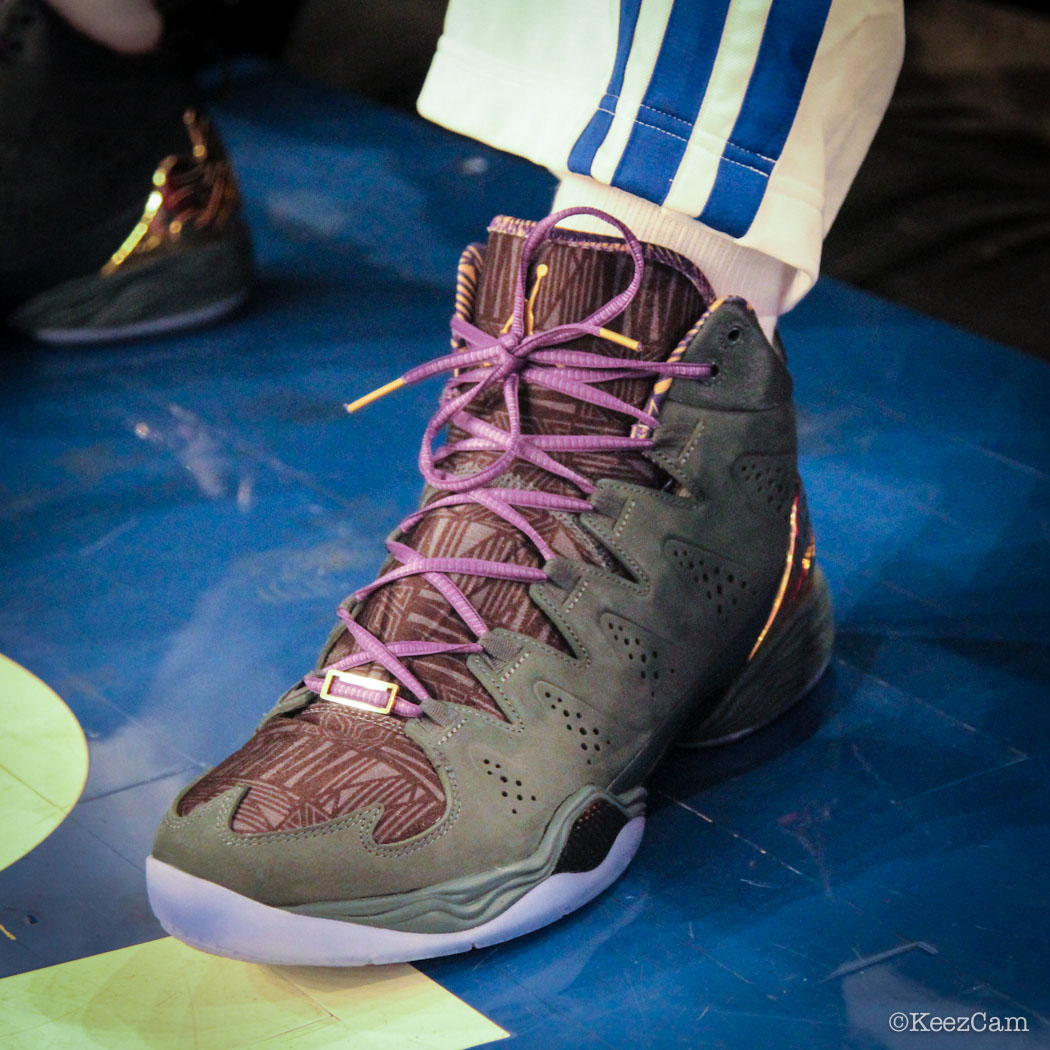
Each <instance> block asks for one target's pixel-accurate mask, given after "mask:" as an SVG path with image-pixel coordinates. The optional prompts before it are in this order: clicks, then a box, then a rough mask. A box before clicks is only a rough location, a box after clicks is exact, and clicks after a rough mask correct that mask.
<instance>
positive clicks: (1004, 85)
mask: <svg viewBox="0 0 1050 1050" xmlns="http://www.w3.org/2000/svg"><path fill="white" fill-rule="evenodd" d="M166 6H167V11H168V15H169V24H170V25H171V27H172V32H173V34H174V35H175V36H176V37H178V39H179V40H181V41H182V44H183V46H184V48H186V49H187V50H188V51H189V52H191V53H192V56H193V58H194V59H195V60H196V61H197V62H199V63H200V64H205V63H209V62H214V61H215V60H216V59H220V60H221V59H223V58H226V57H231V56H234V55H237V54H239V53H244V52H251V53H257V54H258V53H261V54H265V55H268V56H270V57H273V58H276V59H278V60H280V61H283V62H285V63H286V64H287V65H288V66H289V67H291V68H292V69H293V70H295V71H296V72H298V73H300V74H302V75H303V76H306V77H309V78H311V79H316V80H321V81H322V82H324V83H326V84H328V85H330V86H333V87H337V88H340V89H344V90H348V91H353V92H356V93H358V94H361V95H364V96H366V97H368V98H371V99H372V100H374V101H376V102H380V103H383V104H385V105H391V106H396V107H400V108H404V109H412V108H414V103H415V98H416V95H417V93H418V91H419V88H420V86H421V85H422V82H423V78H424V76H425V75H426V70H427V66H428V64H429V62H430V56H431V54H432V52H433V49H434V46H435V44H436V42H437V38H438V36H439V35H440V32H441V22H442V18H443V16H444V9H445V2H444V0H359V2H356V3H348V2H346V0H297V2H287V0H285V2H281V3H275V2H271V0H256V2H249V0H240V2H238V0H227V2H224V3H219V4H216V3H215V2H214V0H169V2H168V4H167V5H166ZM906 18H907V39H908V44H907V52H906V56H905V62H904V69H903V71H902V73H901V77H900V80H899V82H898V85H897V91H896V94H895V96H894V99H893V102H892V103H891V105H890V108H889V111H888V113H887V114H886V119H885V121H884V123H883V125H882V128H881V129H880V131H879V134H878V136H877V137H876V139H875V142H874V144H873V146H872V149H871V152H870V154H869V156H868V159H867V161H866V162H865V164H864V167H863V168H862V169H861V172H860V174H859V176H858V177H857V180H856V182H855V184H854V186H853V189H852V191H851V193H850V195H849V197H848V198H847V200H846V203H845V205H844V206H843V208H842V211H841V213H840V214H839V217H838V219H837V221H836V223H835V226H834V227H833V229H832V230H831V233H830V234H829V236H828V240H827V243H826V247H825V257H824V264H823V268H824V272H826V273H828V274H831V275H832V276H835V277H839V278H841V279H843V280H846V281H848V282H850V283H852V284H855V285H858V286H859V287H862V288H866V289H868V290H870V291H872V292H875V293H876V294H878V295H882V296H885V297H887V298H889V299H892V300H894V301H896V302H899V303H903V304H905V305H907V306H911V307H914V308H915V309H918V310H921V311H923V312H925V313H928V314H932V315H933V316H935V317H939V318H941V319H943V320H946V321H949V322H952V323H954V324H958V325H961V326H963V327H965V328H968V329H970V330H971V331H975V332H979V333H981V334H982V335H985V336H988V337H990V338H992V339H995V340H998V341H1000V342H1005V343H1009V344H1011V345H1013V346H1016V347H1020V348H1022V349H1024V350H1027V351H1029V352H1030V353H1034V354H1038V355H1040V356H1043V357H1047V358H1050V334H1048V333H1050V16H1048V15H1047V13H1046V10H1045V5H1042V4H1037V3H1029V4H1020V3H1016V4H1006V3H993V2H984V0H910V2H908V3H907V4H906ZM202 27H203V29H204V32H202Z"/></svg>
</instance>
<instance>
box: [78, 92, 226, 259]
mask: <svg viewBox="0 0 1050 1050" xmlns="http://www.w3.org/2000/svg"><path fill="white" fill-rule="evenodd" d="M182 119H183V121H184V123H185V125H186V131H187V133H188V135H189V139H190V143H191V145H192V151H191V153H190V154H188V155H174V154H172V155H171V156H168V157H165V158H164V160H163V161H161V163H160V164H159V165H158V166H157V170H156V171H154V173H153V190H152V191H151V192H150V195H149V198H148V199H147V201H146V206H145V208H144V209H143V212H142V217H141V218H140V219H139V221H138V222H137V223H136V224H135V228H134V229H133V230H132V231H131V233H129V234H128V236H127V237H126V238H125V240H124V242H123V243H122V244H121V245H120V247H119V248H118V249H117V250H116V251H115V252H114V253H113V254H112V256H110V258H109V261H108V262H106V264H105V265H104V266H103V267H102V269H101V270H100V271H99V272H100V273H101V274H102V275H103V276H107V277H108V276H110V275H112V274H114V273H116V272H117V271H118V270H119V269H120V268H121V267H122V266H125V265H126V264H128V263H134V262H136V261H138V260H139V259H140V258H143V257H145V256H149V255H152V254H153V253H154V252H156V251H158V250H159V249H161V248H166V247H170V246H172V245H174V244H175V243H176V242H178V241H179V240H181V238H182V237H183V235H184V234H185V233H188V232H190V231H195V232H198V233H203V232H205V231H215V232H218V231H220V230H222V229H223V228H224V227H225V226H226V225H227V223H228V222H229V221H230V218H231V217H232V216H233V215H234V214H235V213H236V211H237V208H238V205H239V203H240V193H239V191H238V189H237V181H236V179H235V178H234V174H233V168H232V167H231V165H230V162H229V160H228V159H227V157H226V154H225V151H224V150H223V149H222V147H221V145H220V144H219V143H218V141H217V139H216V137H215V135H214V133H213V132H212V128H211V122H210V121H209V120H208V118H207V117H205V116H204V115H203V114H201V113H199V112H198V111H197V110H195V109H187V110H186V112H185V114H184V115H183V118H182Z"/></svg>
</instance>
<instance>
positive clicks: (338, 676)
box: [303, 208, 713, 718]
mask: <svg viewBox="0 0 1050 1050" xmlns="http://www.w3.org/2000/svg"><path fill="white" fill-rule="evenodd" d="M577 214H583V215H594V216H597V217H598V218H600V219H602V220H604V221H605V222H607V223H609V224H610V225H612V226H614V227H616V228H617V229H618V230H619V231H620V233H622V234H623V237H624V239H625V241H626V244H627V247H628V250H629V252H630V255H631V258H632V260H633V262H634V273H633V276H632V278H631V283H630V284H629V285H628V287H627V288H626V289H624V291H622V292H620V293H619V294H618V295H616V296H614V297H613V298H612V299H610V300H609V301H608V302H607V303H605V304H604V305H603V306H602V307H600V308H599V309H598V310H596V311H595V312H594V313H592V314H591V315H590V316H589V317H587V318H585V319H584V320H582V321H579V322H574V323H570V324H562V325H558V326H556V327H554V328H550V329H548V330H547V331H543V332H527V331H526V328H527V323H526V311H527V310H529V311H530V313H531V310H530V304H529V303H528V302H527V299H526V294H525V288H526V282H527V280H528V276H529V267H530V263H531V260H532V257H533V255H534V254H535V252H536V250H537V248H538V247H539V246H540V244H541V242H542V241H543V240H544V238H545V237H546V236H547V234H548V233H549V232H550V230H551V229H552V228H553V227H554V226H556V225H557V223H559V222H560V221H561V220H562V219H564V218H566V217H567V216H569V215H577ZM644 265H645V261H644V257H643V252H642V246H641V244H640V243H639V241H638V239H637V237H635V236H634V234H633V233H631V231H630V230H629V229H627V227H626V226H625V225H624V224H623V223H621V222H620V221H619V220H617V219H614V218H613V217H612V216H611V215H607V214H605V213H604V212H602V211H598V210H597V209H595V208H570V209H567V210H565V211H561V212H557V213H555V214H554V215H550V216H548V217H547V218H546V219H544V220H542V221H541V222H539V223H537V224H536V225H535V226H534V227H533V228H532V230H531V231H530V233H529V235H528V236H527V237H526V239H525V243H524V245H523V246H522V251H521V261H520V264H519V268H518V275H517V283H516V286H515V293H514V306H513V313H512V315H511V322H510V325H509V328H508V330H506V331H504V332H503V333H502V334H500V335H498V336H491V335H489V334H488V333H486V332H483V331H482V330H481V329H480V328H477V327H476V326H474V325H472V324H470V323H469V322H467V321H465V320H463V319H462V318H460V317H453V319H452V334H453V336H454V337H455V338H456V339H457V340H459V341H460V343H461V345H462V349H461V350H459V351H457V352H456V353H453V354H448V355H445V356H443V357H439V358H437V359H436V360H434V361H430V362H428V363H427V364H423V365H419V366H418V367H416V368H413V369H410V370H409V371H408V372H406V373H405V374H404V375H403V376H402V377H401V380H400V381H397V382H395V383H393V384H388V387H390V388H394V387H399V386H402V385H405V384H408V383H415V382H418V381H419V380H422V379H427V378H429V377H430V376H433V375H437V374H438V373H441V372H453V375H452V376H451V377H450V379H449V381H448V383H447V384H446V386H445V389H444V391H443V393H442V396H441V401H440V407H439V408H438V411H437V412H436V413H435V414H434V416H433V418H432V419H431V420H430V422H429V423H428V424H427V427H426V430H425V432H424V434H423V443H422V447H421V449H420V452H419V469H420V472H421V473H422V475H423V478H424V479H425V481H426V482H427V484H428V485H430V486H431V487H432V488H434V489H437V490H439V491H444V492H447V493H448V495H446V496H440V497H438V498H437V499H435V500H432V501H431V502H430V503H428V504H427V506H425V507H424V508H422V509H421V510H418V511H416V512H415V513H413V514H410V515H409V516H408V517H407V518H405V519H404V520H403V521H402V522H401V525H400V529H401V532H402V533H407V532H408V530H409V529H411V528H412V527H413V526H414V525H415V524H416V523H417V522H419V521H420V519H422V518H423V517H424V516H425V515H426V514H428V513H429V512H430V511H431V510H434V509H435V508H438V507H453V506H460V505H463V504H471V503H473V504H478V505H480V506H482V507H484V508H486V509H487V510H488V511H490V512H491V513H492V514H495V515H496V516H497V517H499V518H502V519H503V520H504V521H506V522H508V523H510V524H511V525H513V526H514V527H515V528H517V529H518V530H519V531H521V532H522V533H524V534H525V536H527V537H528V539H529V541H530V542H531V543H532V544H533V545H534V546H535V547H536V549H537V550H538V551H539V553H540V554H541V555H542V557H543V558H544V560H549V559H551V558H553V557H555V553H554V551H553V550H552V549H551V548H550V546H549V545H548V544H547V543H546V542H545V541H544V539H543V537H542V536H541V535H540V534H539V532H538V531H537V530H536V529H535V528H534V527H533V526H532V525H531V524H530V523H529V522H528V521H527V520H526V519H525V517H524V516H523V515H521V514H520V513H519V512H518V511H517V510H516V509H515V508H517V507H527V508H542V509H544V510H549V511H562V512H568V513H573V514H587V513H593V512H594V510H595V508H594V506H593V505H592V504H591V502H590V501H589V500H587V499H585V498H582V497H574V496H566V495H559V494H555V493H550V492H543V491H539V490H534V489H517V488H500V487H493V486H492V484H491V483H492V482H494V481H496V480H497V479H498V478H500V477H501V476H502V475H503V474H504V473H505V472H506V471H507V470H508V469H509V468H510V467H511V465H512V464H513V463H514V461H515V460H518V459H520V460H524V461H526V462H528V463H531V464H533V465H535V466H537V467H541V468H542V469H544V470H546V471H548V472H549V473H551V474H553V475H555V476H557V477H559V478H562V479H564V480H566V481H568V482H570V483H571V484H573V485H574V486H576V487H577V488H578V489H579V490H580V492H582V493H583V494H584V495H590V494H591V493H593V492H594V491H595V488H596V486H595V485H594V483H593V482H592V481H590V480H589V479H588V478H586V477H585V476H584V475H582V474H580V473H578V472H577V471H575V470H573V469H572V468H571V467H568V466H566V465H565V464H563V463H559V462H558V461H557V460H556V459H554V458H553V456H552V455H551V453H554V452H592V451H610V450H618V451H624V452H639V451H642V450H644V449H648V448H650V447H651V446H652V440H651V439H650V438H639V437H628V436H622V437H621V436H617V435H608V434H595V435H562V436H553V435H540V434H524V433H522V429H521V406H520V403H519V399H518V395H519V390H520V387H521V384H522V383H523V382H524V383H534V384H536V385H537V386H543V387H546V388H548V389H550V390H556V391H559V392H560V393H562V394H565V395H567V396H569V397H572V398H575V399H577V400H579V401H584V402H587V403H589V404H593V405H597V406H600V407H602V408H605V409H609V410H611V411H614V412H620V413H623V414H624V415H628V416H632V417H633V418H634V419H635V420H636V422H638V423H641V424H644V425H646V426H648V427H650V428H655V427H656V426H657V423H658V421H657V419H656V418H655V416H653V415H651V414H650V413H648V412H646V411H644V410H643V409H639V408H636V407H635V406H634V405H631V404H629V403H628V402H626V401H623V400H621V399H620V398H617V397H614V396H612V395H611V394H609V393H607V392H605V391H603V390H598V389H596V384H599V383H607V382H610V381H612V380H616V379H625V378H628V377H635V378H638V377H646V378H652V379H653V380H654V381H655V380H657V379H662V378H684V379H708V378H710V377H711V375H712V374H713V369H712V367H711V366H710V365H706V364H683V363H680V362H666V361H664V362H661V361H645V360H642V359H631V358H626V359H625V358H622V357H604V356H601V355H598V354H594V353H590V352H585V351H578V350H567V349H558V347H561V346H562V345H563V344H565V343H568V342H570V341H572V340H574V339H578V338H580V337H581V336H597V337H599V338H608V337H609V333H607V332H606V331H605V330H604V329H603V327H602V326H603V325H604V324H605V323H606V322H607V321H610V320H611V319H613V318H614V317H618V316H619V315H620V314H621V313H623V311H624V310H625V309H626V308H627V306H628V305H629V304H630V303H631V301H632V300H633V299H634V297H635V295H636V294H637V292H638V288H639V286H640V285H641V282H642V273H643V269H644ZM528 327H531V325H529V326H528ZM613 334H615V333H613ZM617 341H621V340H620V339H618V340H617ZM497 384H501V385H502V393H503V403H504V405H505V406H506V410H507V418H508V422H509V430H503V429H501V428H500V427H497V426H493V425H492V424H491V423H487V422H485V421H484V420H482V419H478V418H477V417H475V416H471V415H469V414H468V413H467V411H466V409H467V407H468V406H469V405H470V404H471V402H472V401H474V399H475V398H477V397H478V396H479V395H480V394H481V393H483V392H484V391H486V390H488V389H489V388H490V387H494V386H496V385H497ZM383 389H384V390H386V389H387V388H383ZM377 393H378V392H377ZM372 396H374V395H370V398H364V399H362V401H361V402H360V403H364V402H366V401H368V400H370V399H371V397H372ZM448 424H452V425H454V426H455V427H457V428H458V429H459V430H460V431H462V432H463V433H465V434H466V435H467V437H466V438H464V439H461V440H459V441H455V442H452V443H446V444H445V445H444V446H443V447H442V448H441V449H439V450H435V449H434V440H435V438H436V437H437V435H438V433H439V432H440V431H441V430H442V428H444V427H445V426H446V425H448ZM457 452H494V453H498V456H497V458H496V459H495V460H494V461H493V462H492V463H490V464H489V465H488V466H486V467H483V468H481V469H480V470H478V471H476V472H475V473H473V474H470V475H466V476H464V475H461V474H452V473H449V472H447V471H444V470H442V469H441V467H440V464H441V462H442V461H443V460H445V459H447V458H448V457H449V456H452V455H454V454H455V453H457ZM386 546H387V550H388V551H389V552H390V554H391V555H392V556H393V558H394V559H395V560H396V561H397V562H399V563H400V564H399V566H398V567H397V568H396V569H392V570H391V571H390V572H387V573H384V574H383V575H382V576H380V577H379V578H378V579H377V580H375V581H374V582H372V583H370V584H368V585H367V586H366V587H362V588H361V589H360V590H358V591H356V592H354V594H353V595H352V597H353V599H354V600H355V601H358V602H360V601H362V600H363V599H364V598H366V597H367V596H368V595H370V594H372V593H373V592H374V591H377V590H378V589H379V588H381V587H383V586H385V585H386V584H388V583H392V582H394V581H395V580H400V579H404V578H405V577H407V576H413V575H422V576H423V577H424V578H425V579H426V580H427V582H428V583H430V584H431V585H432V586H433V587H434V588H435V589H436V590H437V591H438V592H439V593H440V594H441V595H442V596H443V597H444V598H445V599H446V600H447V601H448V603H449V605H451V606H452V608H453V609H454V610H455V612H456V614H457V615H458V616H459V617H460V618H461V619H462V621H463V622H464V623H465V624H466V625H467V627H468V628H469V629H470V630H471V632H473V634H474V635H475V636H476V637H477V638H481V636H482V635H484V634H485V633H487V631H488V629H489V628H488V627H487V625H486V624H485V622H484V620H482V618H481V616H480V615H479V614H478V612H477V610H476V609H475V608H474V607H473V606H472V605H471V603H470V601H469V600H468V599H467V597H466V595H464V593H463V592H462V591H461V590H460V588H459V587H458V586H457V585H456V584H455V583H454V582H453V581H452V580H451V579H450V574H453V573H457V574H462V575H470V576H483V577H488V578H490V579H499V580H515V581H518V582H521V583H544V582H546V581H547V580H548V579H549V577H548V576H547V574H546V573H545V572H544V571H543V570H542V569H538V568H531V567H529V566H525V565H516V564H508V563H505V562H497V561H486V560H483V559H479V558H426V557H423V556H422V555H420V554H419V553H418V552H416V551H414V550H413V549H412V548H411V547H408V546H407V545H406V544H404V543H401V542H399V541H397V540H390V541H388V542H387V545H386ZM337 615H338V616H339V619H340V620H341V621H342V622H343V624H344V625H345V626H346V629H347V630H348V631H349V632H350V634H351V635H352V636H353V638H354V640H355V641H356V642H357V645H358V648H357V650H356V651H355V652H353V653H350V654H349V655H347V656H344V657H342V658H341V659H339V660H337V661H336V662H334V663H332V664H329V665H327V666H326V667H324V668H322V669H321V670H320V671H319V672H315V673H313V674H310V675H307V676H306V677H305V678H304V680H303V681H304V684H305V685H306V687H307V688H308V689H310V690H312V691H313V692H315V693H317V694H318V695H319V696H321V697H322V698H323V699H327V700H332V701H335V702H336V703H342V704H347V705H349V706H352V707H357V708H363V709H365V710H374V711H377V712H385V713H388V714H389V713H393V714H397V715H401V716H403V717H406V718H415V717H418V716H419V715H420V714H422V708H421V707H420V706H419V705H420V703H422V702H423V701H424V700H428V699H430V696H429V694H428V693H427V690H426V688H425V687H424V685H423V684H422V682H420V681H419V679H418V678H416V676H415V675H414V674H412V672H411V671H410V670H409V669H408V667H407V666H406V665H405V663H404V662H403V661H404V660H405V659H406V658H408V657H414V656H434V655H436V654H438V653H480V652H482V651H483V650H482V646H481V645H480V643H479V642H467V643H461V644H450V643H447V642H428V641H422V640H420V641H400V642H389V643H387V642H383V641H381V640H380V639H379V638H377V637H376V636H375V635H374V634H372V632H371V631H369V630H367V629H366V628H365V627H363V626H362V625H361V624H359V623H357V622H356V621H355V620H354V618H353V617H352V615H351V614H350V612H349V611H348V610H347V609H345V608H342V607H341V608H340V609H339V610H338V611H337ZM371 663H375V664H379V665H380V666H382V667H383V668H384V669H385V670H386V671H387V672H388V674H389V675H390V676H391V678H393V679H394V682H393V683H387V682H383V681H380V680H378V679H371V678H366V677H364V676H362V675H359V674H353V669H354V668H359V667H362V666H363V665H365V664H371ZM401 687H403V688H404V689H406V690H408V691H409V692H411V693H412V694H413V695H414V696H415V698H416V701H417V702H412V701H410V700H406V699H404V698H403V697H401V696H399V695H398V692H399V689H400V688H401ZM380 694H382V696H381V695H380Z"/></svg>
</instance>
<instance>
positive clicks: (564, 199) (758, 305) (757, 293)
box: [551, 174, 794, 340]
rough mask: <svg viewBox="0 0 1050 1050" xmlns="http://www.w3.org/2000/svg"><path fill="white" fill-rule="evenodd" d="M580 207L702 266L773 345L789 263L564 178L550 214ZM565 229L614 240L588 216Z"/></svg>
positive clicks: (628, 197) (607, 189)
mask: <svg viewBox="0 0 1050 1050" xmlns="http://www.w3.org/2000/svg"><path fill="white" fill-rule="evenodd" d="M581 205H586V206H589V207H594V208H600V209H601V210H602V211H606V212H608V213H609V214H610V215H613V216H615V217H616V218H617V219H619V220H620V221H621V222H623V223H625V224H626V225H627V226H628V227H629V228H630V230H631V232H632V233H634V235H635V236H636V237H637V238H638V239H639V240H641V241H647V242H649V243H651V244H659V245H662V246H663V247H665V248H670V249H671V250H672V251H676V252H678V253H679V254H680V255H684V256H685V257H686V258H687V259H688V260H689V261H690V262H693V263H695V264H696V265H697V266H698V267H700V269H701V271H702V272H703V274H704V276H705V277H706V278H707V279H708V281H710V282H711V287H712V288H713V289H714V292H715V295H716V296H723V295H739V296H741V297H742V298H744V299H746V300H747V301H748V302H749V303H750V304H751V307H752V308H753V309H754V311H755V313H756V314H757V315H758V319H759V322H760V323H761V325H762V330H763V331H764V332H765V334H766V337H767V338H768V339H770V340H772V338H773V331H774V329H775V328H776V323H777V318H778V317H779V316H780V314H781V313H783V312H784V302H785V300H786V298H787V295H788V290H789V287H790V285H791V281H792V278H793V276H794V270H793V269H792V268H791V267H790V266H788V265H787V264H786V263H783V262H781V261H780V260H779V259H774V258H773V257H772V256H769V255H765V254H764V253H762V252H759V251H756V250H755V249H753V248H745V247H744V246H743V245H741V244H740V243H738V242H737V241H734V240H733V239H732V238H729V237H726V236H724V235H722V234H720V233H716V232H715V231H714V230H712V229H710V228H709V227H707V226H704V225H703V224H702V223H699V222H697V221H696V220H695V219H690V218H688V217H687V216H685V215H679V214H678V213H676V212H672V211H668V210H667V209H665V208H661V207H660V206H659V205H658V204H653V203H652V202H651V201H647V200H644V199H643V198H641V197H636V196H635V195H634V194H632V193H625V192H624V191H623V190H618V189H615V188H614V187H612V186H606V185H604V184H603V183H600V182H597V181H595V180H594V179H590V178H587V177H586V176H583V175H571V174H570V175H565V176H563V177H562V180H561V183H560V184H559V186H558V192H557V193H556V194H555V196H554V203H553V205H552V208H551V210H552V211H559V210H561V209H562V208H571V207H579V206H581ZM567 224H568V225H570V226H572V227H573V228H574V229H578V230H583V231H584V232H587V233H602V234H607V235H608V234H612V235H615V231H614V230H613V229H612V228H611V227H610V226H608V225H607V224H605V223H603V222H602V221H601V220H600V219H596V218H594V217H593V216H590V215H574V216H573V217H572V218H570V219H569V220H567Z"/></svg>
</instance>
